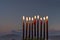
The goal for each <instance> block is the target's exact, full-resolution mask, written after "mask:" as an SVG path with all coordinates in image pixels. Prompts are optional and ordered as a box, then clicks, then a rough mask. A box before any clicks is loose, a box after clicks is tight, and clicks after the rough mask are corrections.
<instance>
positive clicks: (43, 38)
mask: <svg viewBox="0 0 60 40" xmlns="http://www.w3.org/2000/svg"><path fill="white" fill-rule="evenodd" d="M43 19H44V23H43V26H44V28H43V30H44V31H43V40H45V17H43Z"/></svg>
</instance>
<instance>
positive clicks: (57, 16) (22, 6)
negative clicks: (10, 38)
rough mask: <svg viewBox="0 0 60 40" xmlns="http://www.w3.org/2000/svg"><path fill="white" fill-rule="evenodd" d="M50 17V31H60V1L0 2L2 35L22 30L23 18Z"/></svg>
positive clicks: (0, 28)
mask: <svg viewBox="0 0 60 40" xmlns="http://www.w3.org/2000/svg"><path fill="white" fill-rule="evenodd" d="M23 15H24V16H31V17H32V16H34V15H40V16H42V17H43V16H47V15H48V16H49V31H60V0H2V1H1V0H0V33H3V32H11V31H12V30H15V31H18V30H22V24H21V23H22V22H21V21H22V16H23Z"/></svg>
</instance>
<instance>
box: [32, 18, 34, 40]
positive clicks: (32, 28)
mask: <svg viewBox="0 0 60 40" xmlns="http://www.w3.org/2000/svg"><path fill="white" fill-rule="evenodd" d="M33 20H34V19H33V17H32V40H33Z"/></svg>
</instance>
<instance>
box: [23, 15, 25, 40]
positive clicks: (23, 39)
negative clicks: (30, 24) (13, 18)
mask: <svg viewBox="0 0 60 40" xmlns="http://www.w3.org/2000/svg"><path fill="white" fill-rule="evenodd" d="M24 20H25V17H24V16H23V40H24V27H25V24H24Z"/></svg>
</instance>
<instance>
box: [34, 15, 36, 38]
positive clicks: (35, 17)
mask: <svg viewBox="0 0 60 40" xmlns="http://www.w3.org/2000/svg"><path fill="white" fill-rule="evenodd" d="M34 37H35V38H36V16H34Z"/></svg>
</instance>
